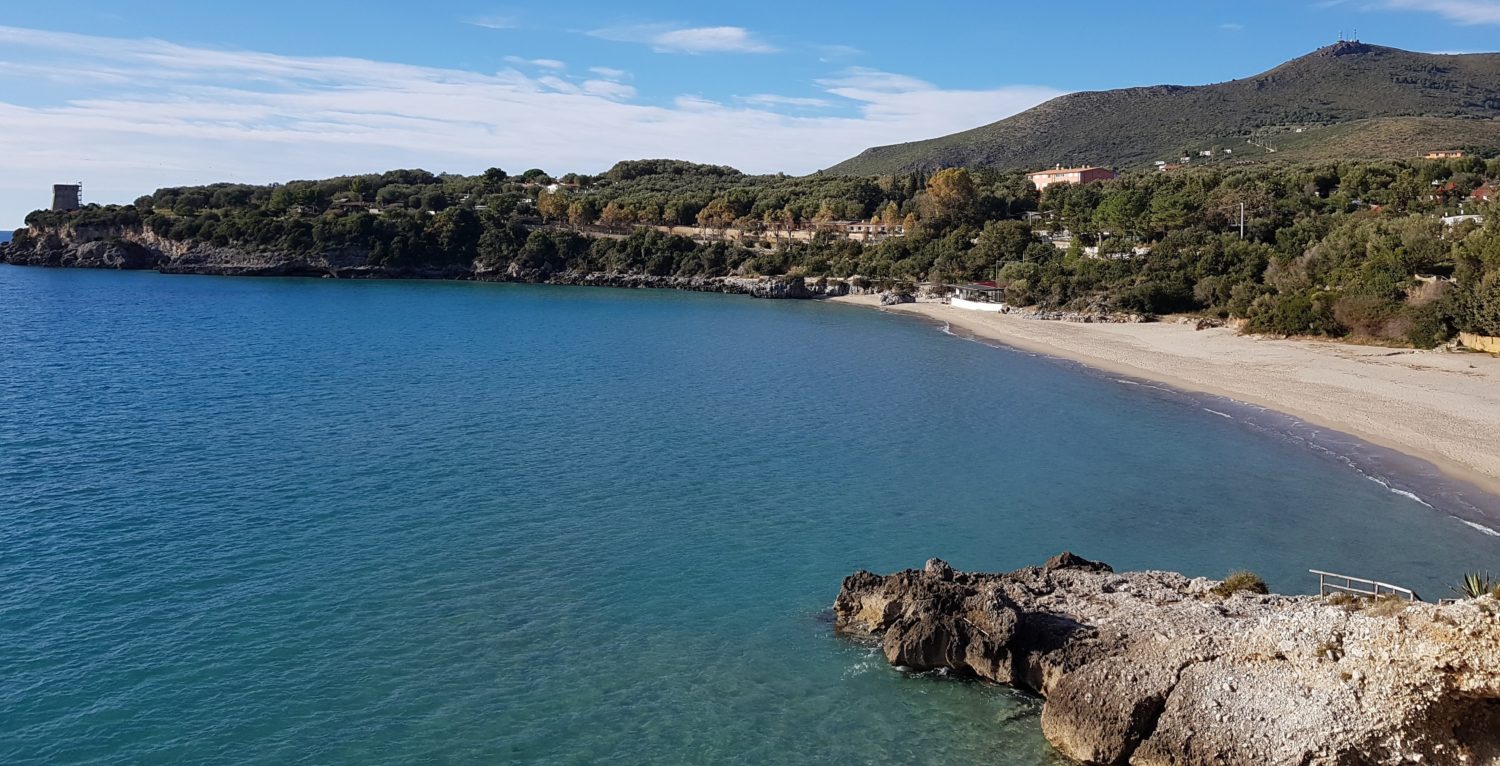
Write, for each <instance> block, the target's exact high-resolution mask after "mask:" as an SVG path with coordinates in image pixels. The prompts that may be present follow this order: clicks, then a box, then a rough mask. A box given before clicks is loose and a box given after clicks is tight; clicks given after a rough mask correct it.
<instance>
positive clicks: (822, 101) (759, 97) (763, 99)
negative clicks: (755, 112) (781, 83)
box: [735, 93, 833, 109]
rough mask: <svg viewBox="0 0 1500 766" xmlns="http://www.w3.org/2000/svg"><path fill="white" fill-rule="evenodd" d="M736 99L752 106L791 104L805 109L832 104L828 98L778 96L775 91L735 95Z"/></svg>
mask: <svg viewBox="0 0 1500 766" xmlns="http://www.w3.org/2000/svg"><path fill="white" fill-rule="evenodd" d="M735 100H736V101H738V102H740V103H742V104H749V105H751V106H767V107H778V106H791V107H800V108H803V109H820V108H823V107H828V106H832V105H833V104H832V103H831V102H830V101H829V100H828V99H826V98H808V97H802V96H778V95H776V94H774V93H757V94H755V95H753V96H735Z"/></svg>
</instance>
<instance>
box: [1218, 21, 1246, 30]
mask: <svg viewBox="0 0 1500 766" xmlns="http://www.w3.org/2000/svg"><path fill="white" fill-rule="evenodd" d="M1219 29H1224V30H1228V31H1230V32H1243V31H1244V29H1245V25H1244V24H1236V23H1234V22H1228V23H1224V24H1220V25H1219Z"/></svg>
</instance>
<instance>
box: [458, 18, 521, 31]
mask: <svg viewBox="0 0 1500 766" xmlns="http://www.w3.org/2000/svg"><path fill="white" fill-rule="evenodd" d="M464 23H465V24H468V25H469V26H471V27H484V28H485V29H519V28H520V26H521V23H520V22H519V21H517V20H516V19H515V17H512V16H479V17H476V18H472V19H464Z"/></svg>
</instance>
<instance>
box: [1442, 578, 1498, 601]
mask: <svg viewBox="0 0 1500 766" xmlns="http://www.w3.org/2000/svg"><path fill="white" fill-rule="evenodd" d="M1453 592H1454V593H1457V594H1458V595H1459V597H1460V598H1483V597H1484V596H1488V595H1491V594H1494V593H1497V592H1500V580H1496V579H1494V578H1493V577H1490V576H1489V574H1488V573H1485V572H1468V573H1466V574H1465V575H1464V579H1463V581H1462V582H1460V583H1459V584H1458V585H1456V586H1454V588H1453Z"/></svg>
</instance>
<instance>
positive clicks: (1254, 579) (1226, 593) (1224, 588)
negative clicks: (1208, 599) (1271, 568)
mask: <svg viewBox="0 0 1500 766" xmlns="http://www.w3.org/2000/svg"><path fill="white" fill-rule="evenodd" d="M1212 592H1213V594H1214V595H1216V596H1218V597H1220V598H1229V597H1230V596H1233V595H1234V594H1236V593H1254V594H1259V595H1262V596H1264V595H1266V594H1268V593H1270V592H1271V590H1270V589H1269V588H1267V587H1266V581H1265V580H1262V579H1260V575H1257V574H1256V573H1254V572H1244V571H1241V572H1235V573H1233V574H1231V575H1229V576H1228V577H1226V578H1224V581H1223V582H1221V583H1219V584H1218V585H1215V586H1214V587H1213V588H1212Z"/></svg>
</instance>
